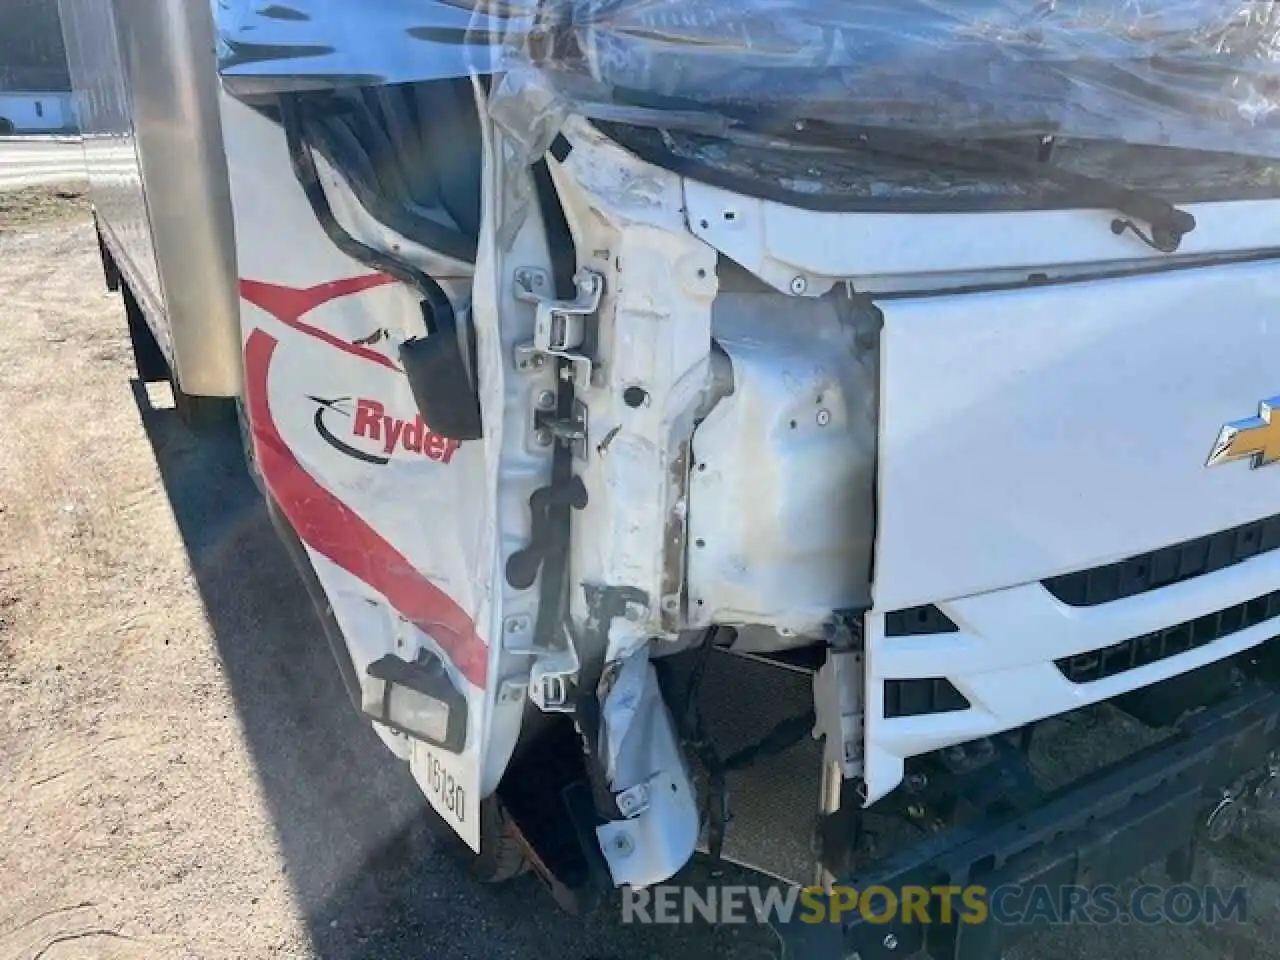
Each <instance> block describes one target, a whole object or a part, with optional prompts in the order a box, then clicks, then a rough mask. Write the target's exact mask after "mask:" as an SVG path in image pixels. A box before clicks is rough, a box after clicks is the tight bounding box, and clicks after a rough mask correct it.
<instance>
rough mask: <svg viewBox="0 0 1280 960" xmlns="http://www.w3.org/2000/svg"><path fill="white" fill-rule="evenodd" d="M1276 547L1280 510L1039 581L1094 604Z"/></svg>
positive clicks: (1076, 602) (1069, 600)
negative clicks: (1113, 561)
mask: <svg viewBox="0 0 1280 960" xmlns="http://www.w3.org/2000/svg"><path fill="white" fill-rule="evenodd" d="M1277 547H1280V515H1278V516H1274V517H1263V518H1262V519H1261V520H1254V521H1253V522H1252V523H1242V524H1241V525H1240V526H1238V527H1232V528H1231V529H1229V530H1221V531H1219V532H1217V533H1211V534H1209V535H1208V536H1204V537H1197V538H1196V539H1194V540H1187V541H1184V542H1183V543H1175V544H1174V545H1173V546H1169V547H1163V548H1161V549H1159V550H1152V551H1151V552H1149V553H1142V554H1139V555H1137V556H1136V557H1129V558H1128V559H1127V560H1120V561H1117V562H1116V563H1109V564H1106V565H1105V566H1101V567H1093V568H1091V569H1089V570H1079V571H1076V572H1074V573H1065V574H1062V575H1061V576H1057V577H1051V578H1049V579H1048V580H1044V581H1042V583H1043V584H1044V588H1045V589H1046V590H1048V591H1049V592H1050V593H1051V594H1053V595H1054V596H1055V597H1057V598H1058V599H1059V600H1061V601H1062V602H1063V603H1065V604H1068V605H1069V606H1073V607H1094V606H1098V605H1099V604H1103V603H1111V602H1112V601H1113V600H1123V599H1124V598H1125V597H1135V596H1137V595H1139V594H1142V593H1147V592H1148V591H1151V590H1159V589H1160V588H1161V587H1168V586H1172V585H1173V584H1175V583H1182V582H1183V581H1185V580H1191V579H1194V578H1195V577H1201V576H1204V575H1205V574H1209V573H1216V572H1217V571H1219V570H1225V569H1226V568H1227V567H1232V566H1235V565H1236V564H1237V563H1243V562H1244V561H1246V560H1248V559H1250V558H1251V557H1256V556H1258V555H1259V554H1263V553H1267V552H1269V551H1271V550H1275V549H1276V548H1277Z"/></svg>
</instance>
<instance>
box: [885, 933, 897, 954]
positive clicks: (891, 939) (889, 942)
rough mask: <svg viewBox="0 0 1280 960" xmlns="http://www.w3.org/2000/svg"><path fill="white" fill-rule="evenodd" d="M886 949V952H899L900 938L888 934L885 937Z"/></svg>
mask: <svg viewBox="0 0 1280 960" xmlns="http://www.w3.org/2000/svg"><path fill="white" fill-rule="evenodd" d="M884 948H885V949H886V950H897V949H898V938H897V937H895V936H894V935H893V934H892V933H886V934H885V937H884Z"/></svg>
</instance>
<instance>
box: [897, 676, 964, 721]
mask: <svg viewBox="0 0 1280 960" xmlns="http://www.w3.org/2000/svg"><path fill="white" fill-rule="evenodd" d="M970 706H971V704H970V703H969V701H968V700H967V699H965V696H964V694H963V693H961V692H960V691H959V690H957V689H956V688H955V687H954V686H953V685H952V683H951V681H950V680H948V679H946V677H913V678H911V679H910V680H886V681H885V682H884V715H885V716H886V717H889V718H892V717H924V716H928V715H929V714H931V713H952V712H954V711H956V710H968V709H969V707H970Z"/></svg>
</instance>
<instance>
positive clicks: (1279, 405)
mask: <svg viewBox="0 0 1280 960" xmlns="http://www.w3.org/2000/svg"><path fill="white" fill-rule="evenodd" d="M1277 413H1280V397H1272V398H1271V399H1270V400H1263V401H1262V402H1261V403H1260V404H1258V415H1257V416H1256V417H1246V418H1245V419H1243V420H1233V421H1232V422H1231V423H1228V424H1227V425H1226V426H1224V427H1223V428H1222V431H1221V432H1220V433H1219V434H1218V442H1217V443H1215V444H1214V445H1213V451H1212V452H1211V453H1210V454H1209V460H1208V462H1207V463H1206V464H1205V466H1206V467H1214V466H1217V465H1218V464H1220V463H1227V462H1228V461H1230V460H1243V459H1244V458H1245V457H1248V458H1249V460H1250V464H1249V465H1250V466H1251V467H1253V468H1254V469H1255V470H1256V469H1257V468H1258V467H1265V466H1266V465H1267V464H1269V463H1275V462H1276V461H1277V460H1280V416H1277Z"/></svg>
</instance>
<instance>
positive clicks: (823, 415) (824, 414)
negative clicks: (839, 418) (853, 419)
mask: <svg viewBox="0 0 1280 960" xmlns="http://www.w3.org/2000/svg"><path fill="white" fill-rule="evenodd" d="M830 422H831V411H830V410H826V409H823V410H819V411H818V426H820V427H825V426H826V425H827V424H828V423H830Z"/></svg>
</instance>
